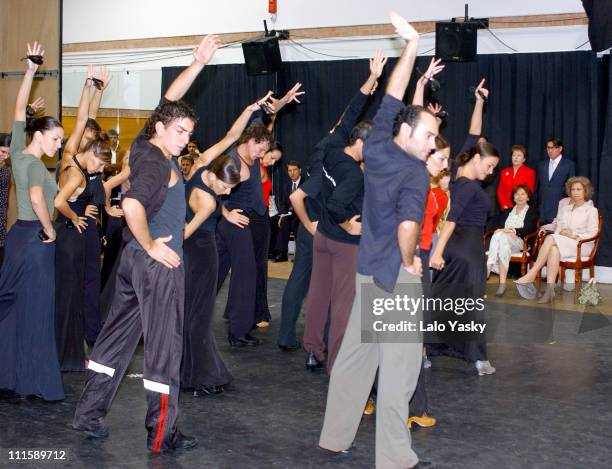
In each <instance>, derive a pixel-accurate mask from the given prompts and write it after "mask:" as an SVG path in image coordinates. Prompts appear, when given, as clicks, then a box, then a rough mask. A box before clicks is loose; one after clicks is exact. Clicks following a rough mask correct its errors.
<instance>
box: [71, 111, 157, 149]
mask: <svg viewBox="0 0 612 469" xmlns="http://www.w3.org/2000/svg"><path fill="white" fill-rule="evenodd" d="M100 111H102V109H101V110H100ZM96 121H98V124H100V126H101V127H102V129H103V130H108V129H116V128H117V127H119V144H120V145H121V147H122V148H124V149H126V150H127V149H129V148H130V145H131V144H132V141H133V140H134V139H135V138H136V135H138V132H140V130H141V129H142V127H143V126H144V124H145V122H146V121H147V118H146V117H142V118H127V117H120V118H119V120H117V119H116V118H114V117H98V118H97V119H96ZM62 123H63V124H64V132H65V134H66V135H70V132H72V129H73V128H74V123H75V117H74V116H64V118H63V119H62Z"/></svg>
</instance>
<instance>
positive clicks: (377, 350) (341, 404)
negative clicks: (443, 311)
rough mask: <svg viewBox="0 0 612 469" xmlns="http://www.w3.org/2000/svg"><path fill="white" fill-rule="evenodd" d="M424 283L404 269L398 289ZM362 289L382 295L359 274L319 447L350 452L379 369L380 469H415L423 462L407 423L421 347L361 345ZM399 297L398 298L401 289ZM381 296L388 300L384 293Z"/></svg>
mask: <svg viewBox="0 0 612 469" xmlns="http://www.w3.org/2000/svg"><path fill="white" fill-rule="evenodd" d="M420 282H421V280H420V278H419V277H415V276H413V275H411V274H409V273H408V272H406V271H405V270H404V269H400V273H399V276H398V284H400V283H413V284H414V283H419V284H420ZM364 284H371V286H370V287H368V288H374V289H378V287H376V286H375V285H373V279H372V277H371V276H365V275H361V274H357V278H356V295H355V301H354V302H353V309H352V311H351V315H350V318H349V322H348V326H347V328H346V332H345V334H344V339H343V341H342V345H341V347H340V351H339V352H338V356H337V358H336V362H335V364H334V367H333V369H332V373H331V377H330V382H329V391H328V394H327V407H326V409H325V420H324V422H323V430H322V431H321V438H320V440H319V446H321V447H322V448H325V449H328V450H331V451H342V450H345V449H348V448H349V447H350V446H351V444H352V442H353V440H354V439H355V435H356V433H357V429H358V427H359V422H360V421H361V417H362V415H363V408H364V406H365V404H366V401H367V399H368V396H369V394H370V390H371V388H372V384H373V382H374V377H375V376H376V370H377V369H378V396H377V404H376V467H377V469H391V468H393V469H395V468H398V469H399V468H407V467H412V466H414V465H415V464H417V463H418V461H419V460H418V457H417V455H416V453H415V452H414V451H413V450H412V448H411V438H410V430H408V427H407V425H406V423H407V420H408V413H409V412H408V403H409V401H410V398H411V397H412V394H413V393H414V389H415V387H416V384H417V380H418V378H419V371H420V369H421V361H422V355H423V344H422V343H384V341H383V339H382V338H381V340H380V341H379V342H378V343H361V287H362V285H364ZM378 290H380V289H378ZM376 293H378V292H376ZM395 293H400V292H399V286H396V291H395V292H394V294H395ZM380 294H381V296H385V295H386V296H388V293H387V292H384V291H383V290H380Z"/></svg>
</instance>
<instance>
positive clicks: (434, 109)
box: [427, 103, 442, 116]
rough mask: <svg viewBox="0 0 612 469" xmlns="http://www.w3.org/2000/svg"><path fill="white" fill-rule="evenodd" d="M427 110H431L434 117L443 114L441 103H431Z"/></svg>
mask: <svg viewBox="0 0 612 469" xmlns="http://www.w3.org/2000/svg"><path fill="white" fill-rule="evenodd" d="M427 109H429V110H430V111H431V112H432V113H433V115H434V116H437V115H438V114H439V113H440V112H442V105H441V104H440V103H436V104H432V103H429V104H428V105H427Z"/></svg>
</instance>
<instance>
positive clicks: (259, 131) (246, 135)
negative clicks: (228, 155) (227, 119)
mask: <svg viewBox="0 0 612 469" xmlns="http://www.w3.org/2000/svg"><path fill="white" fill-rule="evenodd" d="M251 139H255V143H261V142H268V143H269V144H270V145H271V144H272V142H273V141H274V140H273V139H272V134H271V133H270V131H269V130H268V129H267V128H265V127H264V126H263V125H252V126H250V127H249V128H248V129H246V130H245V131H244V132H242V135H241V136H240V138H239V139H238V142H236V144H237V145H242V144H243V143H247V142H248V141H249V140H251Z"/></svg>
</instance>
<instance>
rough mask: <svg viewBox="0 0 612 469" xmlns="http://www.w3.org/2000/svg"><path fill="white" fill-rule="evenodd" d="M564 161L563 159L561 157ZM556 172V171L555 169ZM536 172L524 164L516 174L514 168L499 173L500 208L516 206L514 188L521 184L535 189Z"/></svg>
mask: <svg viewBox="0 0 612 469" xmlns="http://www.w3.org/2000/svg"><path fill="white" fill-rule="evenodd" d="M561 161H563V159H561ZM555 172H556V171H555ZM535 182H536V172H535V171H534V170H533V169H531V168H529V167H528V166H525V165H522V166H521V167H520V168H519V169H518V171H517V172H516V176H515V175H514V168H512V166H510V167H509V168H504V169H502V170H501V171H500V173H499V185H498V186H497V202H498V203H499V208H501V209H502V210H505V209H506V208H512V207H514V200H512V189H514V188H515V187H516V186H518V185H520V184H527V185H528V186H529V189H531V192H533V191H534V190H535Z"/></svg>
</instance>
